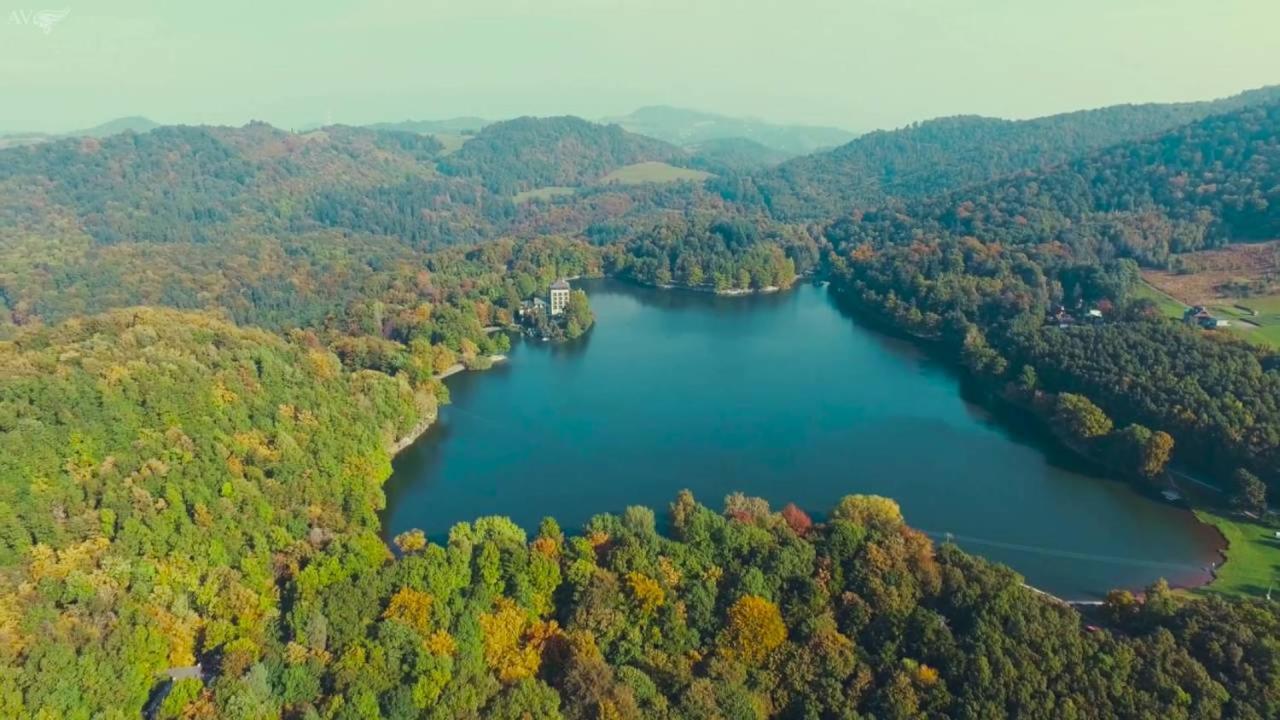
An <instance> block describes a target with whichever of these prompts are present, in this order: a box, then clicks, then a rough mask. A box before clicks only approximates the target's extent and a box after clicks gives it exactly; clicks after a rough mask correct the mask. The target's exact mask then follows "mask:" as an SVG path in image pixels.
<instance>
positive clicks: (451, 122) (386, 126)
mask: <svg viewBox="0 0 1280 720" xmlns="http://www.w3.org/2000/svg"><path fill="white" fill-rule="evenodd" d="M488 124H489V121H488V120H485V119H484V118H479V117H472V116H462V117H454V118H445V119H444V120H402V121H400V122H380V123H372V124H370V125H365V126H364V127H367V128H369V129H370V130H398V131H400V132H414V133H419V134H421V135H430V134H432V133H474V132H479V131H480V130H482V129H484V127H485V126H486V125H488Z"/></svg>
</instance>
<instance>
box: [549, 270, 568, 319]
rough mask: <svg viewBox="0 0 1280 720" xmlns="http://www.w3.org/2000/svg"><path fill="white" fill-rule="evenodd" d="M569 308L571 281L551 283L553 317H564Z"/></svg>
mask: <svg viewBox="0 0 1280 720" xmlns="http://www.w3.org/2000/svg"><path fill="white" fill-rule="evenodd" d="M566 307H569V281H567V280H564V279H563V278H562V279H560V280H557V281H555V282H553V283H551V316H552V317H555V316H557V315H563V314H564V309H565V308H566Z"/></svg>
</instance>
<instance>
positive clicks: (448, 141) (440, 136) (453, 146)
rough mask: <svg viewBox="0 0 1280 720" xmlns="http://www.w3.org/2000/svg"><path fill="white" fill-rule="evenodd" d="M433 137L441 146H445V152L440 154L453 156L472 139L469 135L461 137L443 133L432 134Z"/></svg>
mask: <svg viewBox="0 0 1280 720" xmlns="http://www.w3.org/2000/svg"><path fill="white" fill-rule="evenodd" d="M431 137H433V138H435V139H436V140H437V141H439V143H440V144H441V145H443V146H444V150H442V151H441V153H440V154H441V155H451V154H453V153H455V152H458V148H460V147H462V144H463V143H465V142H466V141H468V140H470V139H471V138H470V137H469V136H467V135H459V134H457V133H443V132H441V133H432V134H431Z"/></svg>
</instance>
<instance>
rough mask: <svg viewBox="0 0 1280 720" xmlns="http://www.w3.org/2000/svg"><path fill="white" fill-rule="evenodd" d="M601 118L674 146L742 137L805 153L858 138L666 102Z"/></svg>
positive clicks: (826, 129) (835, 130) (839, 131)
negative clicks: (676, 105) (618, 115)
mask: <svg viewBox="0 0 1280 720" xmlns="http://www.w3.org/2000/svg"><path fill="white" fill-rule="evenodd" d="M604 121H605V122H608V123H616V124H617V125H620V126H622V128H623V129H625V130H627V131H629V132H633V133H637V134H639V135H647V136H649V137H653V138H657V139H659V140H665V141H666V142H669V143H672V144H674V145H681V146H690V145H697V144H700V143H705V142H708V141H712V140H723V139H728V138H743V139H746V140H751V141H754V142H756V143H759V144H761V145H764V146H765V147H768V148H771V149H773V150H778V151H781V152H784V153H788V154H790V155H805V154H808V153H811V152H814V151H815V150H819V149H822V148H829V147H834V146H836V145H841V144H843V143H847V142H849V141H850V140H853V139H854V138H855V137H857V133H853V132H850V131H848V130H842V129H840V128H833V127H822V126H813V125H785V124H776V123H770V122H765V121H763V120H755V119H751V118H737V117H731V116H728V115H719V114H716V113H710V112H703V111H700V110H689V109H686V108H678V107H671V106H668V105H651V106H648V107H642V108H640V109H638V110H636V111H634V112H632V113H631V114H629V115H623V116H621V117H614V118H605V120H604Z"/></svg>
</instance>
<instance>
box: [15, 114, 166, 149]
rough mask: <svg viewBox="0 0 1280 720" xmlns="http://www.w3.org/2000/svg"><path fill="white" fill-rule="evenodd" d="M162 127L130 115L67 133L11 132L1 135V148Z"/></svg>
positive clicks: (101, 136)
mask: <svg viewBox="0 0 1280 720" xmlns="http://www.w3.org/2000/svg"><path fill="white" fill-rule="evenodd" d="M158 127H160V124H159V123H157V122H154V121H152V120H150V119H148V118H145V117H141V116H136V115H135V116H130V117H122V118H116V119H115V120H108V121H107V122H104V123H102V124H101V125H95V126H93V127H90V128H85V129H83V130H72V131H71V132H65V133H42V132H27V133H21V132H20V133H10V134H7V135H0V148H6V147H16V146H18V145H34V144H36V143H42V142H48V141H50V140H57V139H59V138H69V137H92V138H104V137H110V136H112V135H119V134H120V133H122V132H136V133H145V132H150V131H152V130H154V129H156V128H158Z"/></svg>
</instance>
